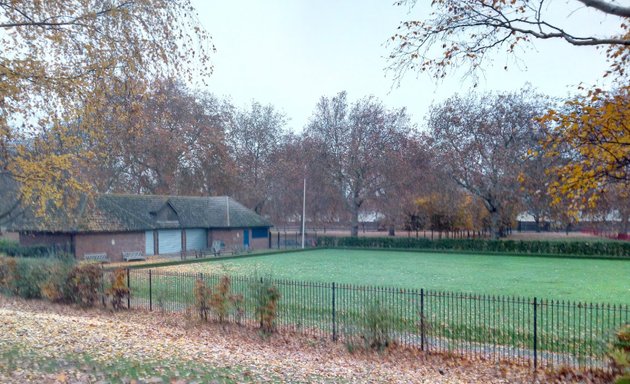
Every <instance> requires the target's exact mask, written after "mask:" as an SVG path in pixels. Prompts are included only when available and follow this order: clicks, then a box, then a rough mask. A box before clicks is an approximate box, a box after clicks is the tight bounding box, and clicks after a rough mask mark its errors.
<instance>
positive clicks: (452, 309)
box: [105, 269, 630, 369]
mask: <svg viewBox="0 0 630 384" xmlns="http://www.w3.org/2000/svg"><path fill="white" fill-rule="evenodd" d="M105 273H111V272H105ZM126 273H127V282H128V285H129V287H130V290H131V300H130V301H129V302H128V305H129V306H130V307H133V308H144V309H148V310H152V311H170V312H181V311H185V310H188V311H191V313H193V314H194V313H195V311H194V303H195V300H194V293H193V291H194V289H193V288H194V285H195V281H196V280H197V279H201V280H202V281H203V282H204V283H205V284H206V285H207V286H208V287H213V286H215V285H217V284H218V283H219V279H220V278H221V276H222V275H220V274H194V273H172V272H162V271H158V270H142V269H139V270H127V271H126ZM261 279H262V280H263V281H267V282H268V283H270V284H273V285H275V286H276V288H277V289H278V290H279V291H280V294H281V297H280V300H279V303H278V307H277V316H276V319H275V323H276V326H277V327H278V328H279V329H284V330H290V331H295V332H299V333H303V334H308V335H314V336H317V337H322V338H330V339H332V340H335V341H339V342H343V343H346V344H347V345H348V346H349V347H353V346H367V347H382V346H386V345H389V344H392V343H393V344H397V345H403V346H407V347H413V348H419V349H421V350H424V351H437V352H448V353H453V354H461V355H474V356H480V357H484V358H488V359H494V360H496V361H501V360H508V361H515V362H518V363H524V364H530V365H532V366H534V367H549V366H571V367H577V368H603V369H607V368H608V357H607V351H608V348H609V345H610V343H611V341H612V340H613V338H614V337H615V330H616V329H618V328H619V327H621V326H622V325H624V324H628V323H630V307H629V306H628V305H618V304H617V305H611V304H594V303H580V302H572V301H563V300H547V299H539V298H524V297H507V296H495V295H478V294H471V293H456V292H442V291H433V290H425V289H406V288H394V287H375V286H357V285H351V284H339V283H318V282H306V281H294V280H286V279H273V278H268V277H260V276H258V277H244V276H230V283H231V284H230V285H231V287H230V289H231V293H232V294H240V295H242V297H243V300H242V302H240V303H239V308H234V309H233V310H232V311H231V312H230V313H229V315H228V317H227V321H231V322H238V323H242V324H251V325H252V326H256V325H257V324H258V320H257V319H256V317H255V305H256V304H255V286H256V284H257V283H258V282H260V281H261ZM105 280H106V281H108V278H107V276H106V277H105ZM211 315H212V314H211Z"/></svg>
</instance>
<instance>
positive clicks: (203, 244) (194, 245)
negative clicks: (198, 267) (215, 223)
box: [186, 229, 208, 250]
mask: <svg viewBox="0 0 630 384" xmlns="http://www.w3.org/2000/svg"><path fill="white" fill-rule="evenodd" d="M206 248H208V235H207V233H206V230H205V229H187V230H186V249H190V250H199V249H206Z"/></svg>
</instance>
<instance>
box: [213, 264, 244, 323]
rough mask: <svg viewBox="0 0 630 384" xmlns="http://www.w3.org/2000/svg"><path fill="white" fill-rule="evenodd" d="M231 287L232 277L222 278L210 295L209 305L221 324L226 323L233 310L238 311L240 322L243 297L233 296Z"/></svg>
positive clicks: (225, 276)
mask: <svg viewBox="0 0 630 384" xmlns="http://www.w3.org/2000/svg"><path fill="white" fill-rule="evenodd" d="M230 287H231V280H230V277H229V276H227V275H224V276H221V279H220V280H219V283H218V284H217V285H216V286H215V287H214V292H212V293H211V295H210V301H209V303H208V304H209V306H210V308H212V310H213V312H214V313H216V315H217V318H218V319H219V322H220V323H223V322H225V319H226V317H227V316H228V315H229V313H230V312H231V310H232V309H236V312H237V321H238V322H240V317H241V312H242V308H241V307H242V305H241V304H242V302H243V295H232V294H231V293H230Z"/></svg>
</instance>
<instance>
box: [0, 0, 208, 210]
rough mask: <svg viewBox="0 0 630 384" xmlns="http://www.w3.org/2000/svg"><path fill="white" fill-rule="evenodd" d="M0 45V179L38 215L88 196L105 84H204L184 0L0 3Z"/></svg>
mask: <svg viewBox="0 0 630 384" xmlns="http://www.w3.org/2000/svg"><path fill="white" fill-rule="evenodd" d="M0 46H1V47H2V49H0V175H5V174H8V175H9V176H10V177H11V178H13V179H14V180H16V181H17V182H18V184H19V186H20V196H19V197H20V198H21V200H22V201H23V202H24V203H25V204H27V205H33V206H34V207H35V208H36V210H37V212H38V213H39V214H40V215H43V214H44V213H45V211H46V209H47V207H48V206H49V205H51V204H52V206H56V207H61V206H71V205H76V203H77V201H78V200H79V198H78V196H80V195H83V194H84V193H85V192H87V191H89V190H90V185H89V184H88V183H87V181H86V180H87V178H86V177H85V175H82V174H81V170H82V169H85V167H84V165H85V164H86V163H87V162H89V161H93V160H94V159H95V156H96V155H97V154H98V153H96V152H95V151H97V152H102V151H107V148H103V147H102V146H99V145H98V143H99V140H101V139H102V137H103V134H104V133H103V132H102V124H99V115H100V114H103V113H106V112H110V111H109V110H108V108H107V106H108V103H110V99H111V94H112V93H113V92H115V91H119V89H118V90H112V88H113V87H119V85H120V84H124V83H125V82H126V81H128V80H131V79H132V80H133V81H135V82H137V83H142V82H147V83H148V82H150V81H152V80H155V79H159V78H163V77H172V76H178V77H179V78H182V77H183V78H184V79H186V80H191V81H192V79H199V81H205V78H206V76H207V75H209V74H210V73H211V72H212V66H211V65H210V62H209V54H210V53H211V52H212V51H213V49H214V48H213V47H212V44H211V42H210V37H209V36H208V35H207V34H206V32H205V31H204V30H203V29H201V28H200V24H199V21H198V19H197V14H196V11H195V10H194V7H192V4H191V2H190V1H189V0H182V1H169V0H129V1H127V0H125V1H121V0H113V1H101V0H47V1H31V0H14V1H9V2H0ZM115 112H116V113H120V114H121V115H122V114H125V113H127V111H125V110H120V111H115ZM0 214H2V212H0Z"/></svg>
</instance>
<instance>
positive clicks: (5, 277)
mask: <svg viewBox="0 0 630 384" xmlns="http://www.w3.org/2000/svg"><path fill="white" fill-rule="evenodd" d="M16 278H17V260H16V259H13V258H8V257H0V291H2V292H4V293H8V294H16V293H17V292H15V284H14V280H15V279H16Z"/></svg>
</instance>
